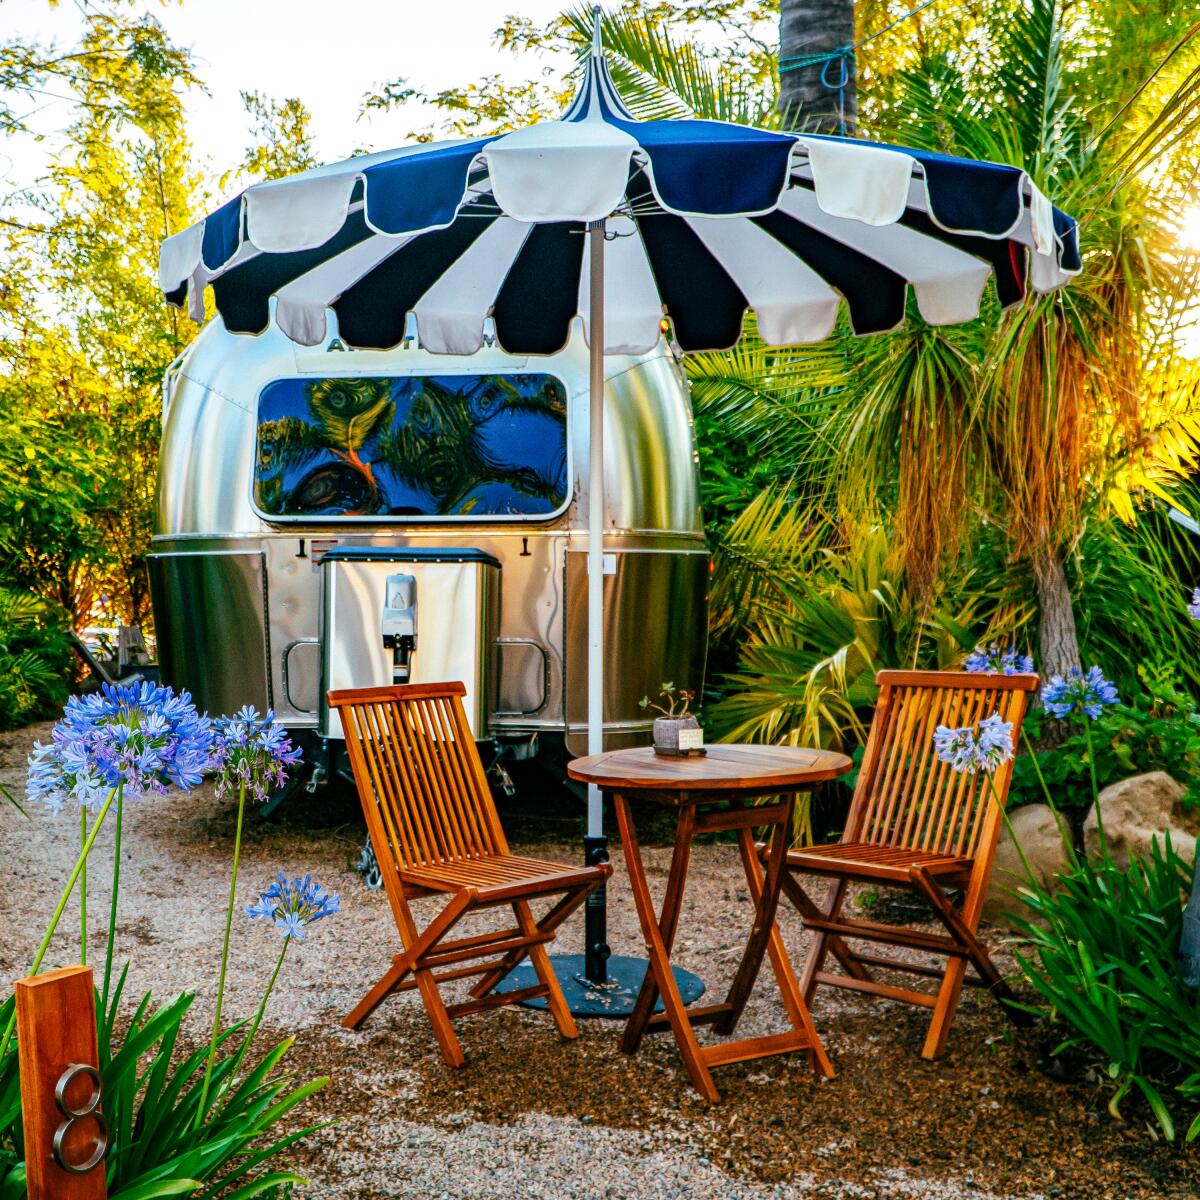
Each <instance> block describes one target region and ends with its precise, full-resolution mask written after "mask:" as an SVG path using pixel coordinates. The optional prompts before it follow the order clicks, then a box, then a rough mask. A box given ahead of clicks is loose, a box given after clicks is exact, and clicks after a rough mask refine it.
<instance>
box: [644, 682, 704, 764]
mask: <svg viewBox="0 0 1200 1200" xmlns="http://www.w3.org/2000/svg"><path fill="white" fill-rule="evenodd" d="M695 698H696V693H695V692H688V691H683V690H681V689H678V688H676V687H675V685H674V684H673V683H664V684H663V685H662V691H661V692H660V693H659V694H658V697H657V700H658V701H661V703H658V702H657V701H656V700H651V699H650V697H649V696H644V697H643V698H642V701H641V704H640V705H639V707H640V708H641V709H642V710H643V711H645V710H646V709H650V710H652V711H653V712H656V713H659V714H661V715H660V716H657V717H655V718H654V753H655V754H664V755H667V756H669V757H671V758H687V757H689V756H691V755H693V754H703V753H704V734H703V732H702V731H701V729H700V722H699V721H697V720H696V718H695V716H694V715H693V714H692V713H690V712H689V711H688V706H689V705H690V704H691V702H692V701H693V700H694V699H695Z"/></svg>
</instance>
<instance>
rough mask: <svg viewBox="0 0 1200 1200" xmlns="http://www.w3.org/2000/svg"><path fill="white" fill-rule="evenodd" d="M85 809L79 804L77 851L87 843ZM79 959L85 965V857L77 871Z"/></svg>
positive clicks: (81, 851) (80, 850)
mask: <svg viewBox="0 0 1200 1200" xmlns="http://www.w3.org/2000/svg"><path fill="white" fill-rule="evenodd" d="M87 833H88V824H87V809H86V808H85V807H84V806H83V805H82V804H81V805H80V806H79V852H80V854H82V853H83V848H84V846H86V845H87ZM79 961H80V962H81V963H82V964H83V965H84V966H85V967H86V966H87V859H86V858H84V860H83V870H82V871H81V872H80V873H79Z"/></svg>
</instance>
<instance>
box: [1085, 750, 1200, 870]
mask: <svg viewBox="0 0 1200 1200" xmlns="http://www.w3.org/2000/svg"><path fill="white" fill-rule="evenodd" d="M1186 792H1187V788H1185V787H1184V786H1183V784H1182V783H1178V782H1177V781H1176V780H1174V779H1172V778H1171V776H1170V775H1168V774H1167V773H1166V772H1165V771H1151V772H1150V773H1149V774H1147V775H1134V776H1133V777H1132V778H1131V779H1122V780H1121V781H1120V782H1119V783H1112V784H1109V786H1108V787H1106V788H1105V789H1104V790H1103V791H1102V792H1101V793H1100V804H1099V808H1100V816H1101V817H1102V818H1103V820H1104V836H1105V840H1106V841H1107V843H1108V849H1109V853H1110V854H1111V855H1112V857H1113V861H1114V862H1115V863H1117V865H1118V866H1120V867H1123V868H1124V867H1128V866H1129V856H1130V854H1136V855H1139V856H1140V857H1143V858H1144V857H1146V856H1147V855H1149V853H1150V843H1151V839H1152V838H1154V837H1158V838H1159V839H1160V840H1161V839H1162V836H1163V833H1164V832H1170V834H1171V844H1172V845H1173V846H1174V847H1175V849H1176V851H1178V853H1179V854H1180V855H1181V856H1182V857H1183V858H1185V859H1187V860H1188V861H1190V860H1191V859H1192V858H1194V857H1195V854H1196V836H1197V834H1200V813H1197V811H1196V810H1195V809H1185V808H1184V807H1183V804H1182V800H1183V797H1184V795H1185V793H1186ZM1083 844H1084V848H1085V849H1086V850H1087V853H1088V855H1089V856H1093V855H1096V854H1098V853H1099V851H1100V822H1099V821H1098V820H1097V817H1096V807H1095V806H1093V807H1092V811H1091V812H1089V813H1088V815H1087V819H1086V820H1085V821H1084V823H1083Z"/></svg>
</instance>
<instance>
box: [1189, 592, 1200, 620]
mask: <svg viewBox="0 0 1200 1200" xmlns="http://www.w3.org/2000/svg"><path fill="white" fill-rule="evenodd" d="M1187 610H1188V616H1189V617H1191V618H1192V620H1193V621H1200V587H1198V588H1196V590H1195V591H1194V592H1192V602H1191V604H1189V605H1188V606H1187Z"/></svg>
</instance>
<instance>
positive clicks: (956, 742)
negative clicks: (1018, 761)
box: [933, 712, 1013, 775]
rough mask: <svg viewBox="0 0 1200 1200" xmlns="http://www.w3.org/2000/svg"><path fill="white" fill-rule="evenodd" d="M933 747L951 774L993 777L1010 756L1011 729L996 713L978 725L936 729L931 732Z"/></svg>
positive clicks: (1011, 749) (1011, 747)
mask: <svg viewBox="0 0 1200 1200" xmlns="http://www.w3.org/2000/svg"><path fill="white" fill-rule="evenodd" d="M933 746H934V749H935V750H936V751H937V756H938V758H939V759H941V761H942V762H944V763H948V764H949V765H950V766H951V767H952V768H953V769H954V770H955V771H961V772H962V773H964V774H966V775H974V774H975V773H976V772H977V771H986V772H987V773H988V774H989V775H991V774H994V773H995V771H996V770H997V768H999V767H1000V766H1001V765H1002V764H1003V763H1006V762H1008V760H1009V759H1010V758H1012V756H1013V727H1012V722H1011V721H1006V720H1004V718H1003V717H1001V716H1000V714H999V713H998V712H996V713H992V715H991V716H990V717H985V718H984V719H983V720H982V721H980V722H979V724H978V725H977V726H976V725H964V726H963V727H962V728H961V729H951V728H949V727H948V726H946V725H939V726H938V727H937V729H935V730H934V731H933Z"/></svg>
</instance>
